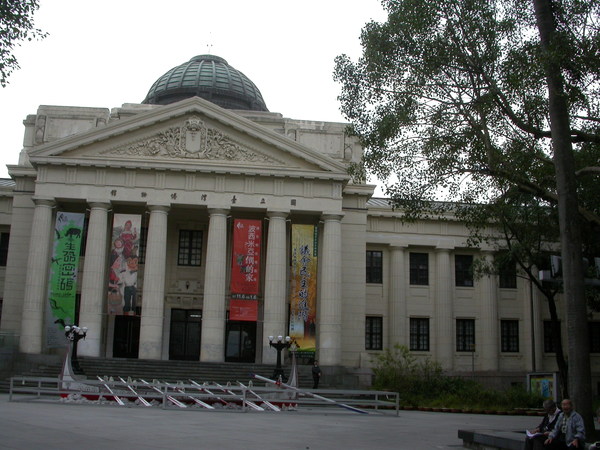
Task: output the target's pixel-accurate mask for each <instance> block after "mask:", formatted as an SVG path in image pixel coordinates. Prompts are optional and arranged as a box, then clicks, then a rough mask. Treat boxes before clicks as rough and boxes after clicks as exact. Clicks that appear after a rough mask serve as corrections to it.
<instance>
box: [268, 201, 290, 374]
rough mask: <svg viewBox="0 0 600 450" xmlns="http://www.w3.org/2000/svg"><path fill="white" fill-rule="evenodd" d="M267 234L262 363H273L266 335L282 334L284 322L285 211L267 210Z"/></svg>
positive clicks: (285, 283)
mask: <svg viewBox="0 0 600 450" xmlns="http://www.w3.org/2000/svg"><path fill="white" fill-rule="evenodd" d="M267 216H268V217H269V235H268V238H267V258H266V262H265V302H264V312H263V342H262V349H263V350H262V361H263V364H275V360H276V358H277V352H276V351H275V350H273V349H272V348H271V347H270V346H269V342H268V341H267V337H268V336H285V335H287V333H288V330H287V329H286V325H287V308H286V292H287V290H286V289H287V276H286V275H287V271H286V268H287V264H286V261H287V251H286V226H285V224H286V223H285V221H286V218H287V216H288V213H287V212H278V211H272V212H268V213H267Z"/></svg>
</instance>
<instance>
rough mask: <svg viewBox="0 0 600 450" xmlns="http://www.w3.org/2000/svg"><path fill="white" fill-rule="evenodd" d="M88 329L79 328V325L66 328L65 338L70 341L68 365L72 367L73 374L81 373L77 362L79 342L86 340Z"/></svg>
mask: <svg viewBox="0 0 600 450" xmlns="http://www.w3.org/2000/svg"><path fill="white" fill-rule="evenodd" d="M87 330H88V329H87V327H78V326H77V325H67V326H66V327H65V337H66V338H67V340H68V341H69V344H68V345H69V350H68V353H67V363H68V364H69V365H70V368H71V373H74V372H75V371H77V372H81V368H80V367H79V363H78V362H77V342H79V341H80V340H81V339H85V337H86V336H87Z"/></svg>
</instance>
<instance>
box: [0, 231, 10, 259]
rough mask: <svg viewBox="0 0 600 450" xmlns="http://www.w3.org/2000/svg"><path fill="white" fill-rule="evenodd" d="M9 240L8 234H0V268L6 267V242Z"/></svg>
mask: <svg viewBox="0 0 600 450" xmlns="http://www.w3.org/2000/svg"><path fill="white" fill-rule="evenodd" d="M9 239H10V234H9V233H0V266H1V267H5V266H6V260H7V259H8V240H9Z"/></svg>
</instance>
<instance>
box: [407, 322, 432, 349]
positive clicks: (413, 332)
mask: <svg viewBox="0 0 600 450" xmlns="http://www.w3.org/2000/svg"><path fill="white" fill-rule="evenodd" d="M409 330H410V338H409V348H410V351H414V352H428V351H429V349H430V346H429V336H430V330H429V317H411V318H410V321H409Z"/></svg>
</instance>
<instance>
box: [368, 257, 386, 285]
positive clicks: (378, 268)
mask: <svg viewBox="0 0 600 450" xmlns="http://www.w3.org/2000/svg"><path fill="white" fill-rule="evenodd" d="M382 273H383V253H382V252H380V251H375V250H367V283H379V284H381V283H382V282H383V275H382Z"/></svg>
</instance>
